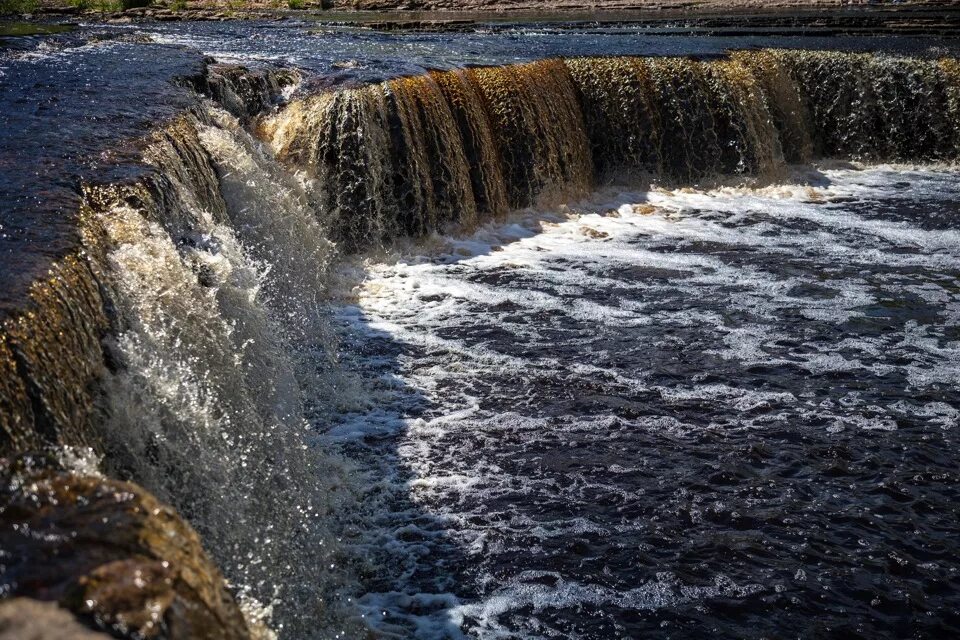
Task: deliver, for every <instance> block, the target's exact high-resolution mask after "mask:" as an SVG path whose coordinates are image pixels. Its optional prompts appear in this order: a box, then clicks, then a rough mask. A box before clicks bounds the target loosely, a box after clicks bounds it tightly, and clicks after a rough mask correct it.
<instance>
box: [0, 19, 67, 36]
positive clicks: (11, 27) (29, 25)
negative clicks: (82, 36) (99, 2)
mask: <svg viewBox="0 0 960 640" xmlns="http://www.w3.org/2000/svg"><path fill="white" fill-rule="evenodd" d="M74 28H75V27H74V26H73V25H69V24H36V23H34V22H0V38H2V37H4V36H8V37H9V36H41V35H46V34H49V33H63V32H64V31H73V30H74Z"/></svg>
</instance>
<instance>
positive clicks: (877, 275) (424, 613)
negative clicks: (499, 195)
mask: <svg viewBox="0 0 960 640" xmlns="http://www.w3.org/2000/svg"><path fill="white" fill-rule="evenodd" d="M801 179H802V181H803V182H805V183H806V184H807V185H808V186H782V187H781V186H774V187H767V188H762V189H756V190H748V189H740V188H727V189H716V190H707V191H703V190H678V191H665V190H655V191H650V192H636V193H630V192H628V193H609V194H604V195H603V196H602V197H596V198H593V199H591V200H588V201H585V202H582V203H579V204H577V205H574V206H572V207H570V208H569V209H564V211H563V212H562V213H561V212H556V211H554V212H552V213H547V214H543V213H537V212H530V213H528V214H526V215H518V216H516V217H515V218H514V219H513V220H511V222H510V223H509V224H502V225H490V226H488V227H484V228H483V229H481V230H480V231H478V232H477V233H476V234H475V235H472V236H467V237H462V238H452V237H437V238H432V239H431V241H430V242H429V243H427V244H425V245H418V246H416V247H412V248H410V249H409V250H407V251H404V252H401V253H398V254H397V255H395V256H392V257H391V259H390V260H389V261H386V262H383V261H377V260H370V261H367V262H364V263H358V264H356V265H355V266H354V269H351V270H349V271H347V272H345V274H344V275H345V277H347V280H346V282H350V280H349V276H350V275H353V276H354V277H356V276H357V274H361V279H359V280H357V281H356V283H355V284H353V286H352V288H351V289H350V291H351V292H352V298H351V299H349V302H345V303H344V304H343V306H342V307H341V308H340V310H339V312H338V317H339V319H340V325H341V327H342V330H343V332H344V336H345V338H344V341H345V342H344V348H345V351H346V353H347V354H348V355H347V356H346V357H347V359H348V360H349V361H351V362H353V363H354V366H355V367H357V368H358V370H359V371H361V372H362V375H363V378H364V380H365V385H366V386H365V393H367V394H369V395H370V396H371V397H372V398H375V399H376V400H375V402H374V404H375V406H374V408H372V409H371V410H369V411H366V412H360V413H356V414H353V415H349V416H346V417H345V419H344V420H343V422H342V423H341V424H339V425H338V426H336V427H335V428H334V430H333V432H332V434H333V435H334V437H335V438H336V439H337V440H338V441H339V442H340V443H342V446H343V448H344V450H345V451H347V452H348V453H349V454H350V455H351V456H353V457H357V458H359V459H362V460H364V461H365V463H366V465H365V469H366V473H367V474H369V477H370V478H371V480H370V482H369V486H370V488H369V489H368V492H369V494H370V495H369V497H368V498H366V499H365V500H364V502H365V503H366V504H369V505H374V506H373V508H372V509H371V510H370V512H369V513H368V516H367V517H368V518H369V523H368V524H367V525H366V526H365V527H364V529H365V533H364V535H363V536H362V537H361V539H362V544H363V545H365V546H364V549H365V550H367V552H368V553H371V554H373V555H374V557H375V558H376V562H377V564H378V565H381V566H384V567H395V569H394V570H393V571H391V572H386V573H384V574H381V575H380V576H379V579H378V580H377V581H376V582H375V583H374V584H375V586H376V591H375V592H372V593H367V594H365V595H364V596H362V597H361V599H360V602H361V605H362V607H363V608H364V610H365V611H366V612H367V614H368V615H369V616H371V617H377V616H378V615H379V616H381V618H382V622H379V623H378V624H379V625H381V626H380V627H379V628H386V629H399V630H398V631H397V634H398V635H399V636H405V635H406V634H409V633H411V630H413V629H416V630H418V634H419V635H420V636H421V637H438V638H440V637H458V636H459V634H460V632H461V631H462V632H463V633H464V634H465V635H466V636H468V637H482V638H497V637H547V638H549V637H557V638H561V637H563V638H637V637H651V636H654V637H665V638H666V637H694V636H696V635H697V634H698V633H699V632H701V631H702V630H704V629H712V630H714V632H715V633H716V634H718V635H719V636H720V637H794V636H796V637H820V636H824V637H827V636H829V637H837V636H844V637H847V636H850V637H934V636H936V635H938V634H939V633H942V632H943V631H944V630H945V629H947V628H951V627H953V626H954V625H956V624H957V618H956V612H955V609H954V605H955V604H956V601H955V594H956V589H957V580H958V575H957V571H958V568H960V567H958V565H957V561H956V557H957V556H956V552H957V546H956V544H957V539H956V536H955V533H956V522H957V516H958V513H957V488H956V480H957V472H956V463H957V456H956V447H957V442H956V433H957V427H958V424H960V393H958V390H957V389H958V383H960V334H958V327H960V289H958V287H957V283H958V278H960V234H958V233H957V231H956V229H955V220H956V217H957V215H958V213H960V183H958V181H957V174H956V173H954V172H950V171H937V170H924V169H915V168H908V167H879V168H871V169H867V170H864V171H857V170H851V169H830V170H825V171H823V172H817V173H815V174H808V175H805V176H802V177H801ZM384 478H385V479H386V480H387V482H386V483H384V482H383V480H382V479H384ZM811 620H814V622H813V623H811Z"/></svg>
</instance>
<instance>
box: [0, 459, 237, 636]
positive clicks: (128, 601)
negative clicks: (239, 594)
mask: <svg viewBox="0 0 960 640" xmlns="http://www.w3.org/2000/svg"><path fill="white" fill-rule="evenodd" d="M3 462H4V464H3V465H2V466H3V468H4V471H3V475H2V477H0V592H2V593H3V594H4V596H5V597H7V598H13V600H6V601H4V602H3V607H2V609H0V639H2V638H54V637H56V638H95V637H100V635H99V634H91V633H87V632H86V631H84V627H83V626H82V625H86V627H87V628H89V629H95V630H99V631H105V632H107V633H109V634H110V635H112V636H114V637H122V638H167V639H171V640H174V639H180V638H182V639H184V640H185V639H187V638H211V639H216V640H240V639H246V638H250V637H251V631H250V629H249V628H248V626H247V623H246V621H245V620H244V617H243V614H242V612H241V610H240V607H239V606H238V604H237V602H236V600H235V599H234V597H233V596H232V595H231V594H230V593H229V591H227V588H226V584H225V582H224V579H223V576H222V575H221V574H220V571H219V570H218V569H217V567H216V566H215V565H214V564H213V562H212V561H211V560H210V558H209V557H208V556H207V554H206V552H205V551H204V550H203V547H202V545H201V543H200V538H199V537H198V536H197V533H196V532H195V531H194V530H193V529H192V528H191V527H190V526H189V525H188V524H186V522H184V520H183V519H182V518H180V516H178V515H177V514H176V513H175V512H174V511H173V509H171V508H170V507H167V506H165V505H163V504H161V503H160V502H158V501H157V500H156V498H154V497H153V496H152V495H150V494H149V493H147V492H146V491H144V490H143V489H141V488H140V487H138V486H136V485H134V484H131V483H128V482H121V481H117V480H111V479H108V478H103V477H100V476H97V475H85V474H82V473H76V472H71V471H68V470H66V469H64V468H63V467H61V466H59V465H58V464H57V463H56V462H54V461H52V460H50V459H49V458H48V457H46V456H38V457H31V456H21V457H19V458H17V459H15V460H12V461H9V460H8V461H3ZM53 605H56V606H53ZM31 612H33V613H31ZM61 625H63V626H61Z"/></svg>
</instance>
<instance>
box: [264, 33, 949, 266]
mask: <svg viewBox="0 0 960 640" xmlns="http://www.w3.org/2000/svg"><path fill="white" fill-rule="evenodd" d="M954 68H955V63H953V62H952V61H950V60H942V61H936V60H919V59H909V58H893V57H878V56H870V55H851V54H836V53H819V52H802V51H759V52H739V53H735V54H733V55H732V56H731V57H730V58H729V59H724V60H714V61H697V60H689V59H680V58H673V59H670V58H667V59H654V58H651V59H646V58H574V59H570V60H566V61H561V60H549V61H543V62H535V63H530V64H523V65H514V66H506V67H481V68H477V69H468V70H459V71H448V72H434V73H432V74H431V75H430V76H426V77H422V78H415V79H403V80H393V81H389V82H386V83H383V84H380V85H372V86H367V87H363V88H360V89H347V90H341V91H333V92H327V93H321V94H320V95H317V96H314V97H311V98H308V99H306V100H301V101H296V102H294V103H293V104H291V105H290V106H288V107H286V108H285V109H283V110H281V111H280V112H279V113H278V114H276V115H274V116H270V117H268V118H266V119H265V120H264V121H263V122H261V123H260V125H259V130H260V132H261V134H262V135H263V136H264V137H265V138H266V139H267V140H268V141H269V142H270V144H271V145H272V147H273V149H274V151H275V153H276V155H277V157H278V158H279V159H280V160H281V161H283V162H285V163H287V164H288V165H289V166H291V167H293V168H295V169H298V170H304V171H306V172H307V174H308V175H309V176H310V177H311V178H313V182H312V188H311V189H310V191H311V194H312V196H311V197H312V198H313V199H314V200H315V202H316V206H317V210H318V211H319V212H320V215H321V216H322V217H323V219H324V220H326V221H327V224H328V225H329V227H330V229H331V233H333V234H334V237H335V238H337V239H339V240H342V241H344V242H345V245H346V247H347V248H348V249H354V248H357V247H362V246H364V245H366V244H370V243H377V242H380V241H382V240H384V239H387V238H390V237H394V236H395V235H396V234H397V233H398V232H399V233H414V234H423V233H426V232H429V231H431V230H434V229H439V228H442V227H443V225H444V224H445V223H448V222H457V223H460V224H463V225H466V226H469V225H471V224H475V223H476V220H477V219H478V216H479V219H485V218H489V217H491V216H496V215H499V214H500V213H501V212H502V211H503V210H504V208H513V209H517V208H522V207H526V206H529V205H534V204H539V205H545V204H548V203H550V202H562V201H564V200H569V199H571V198H573V199H575V198H577V197H582V196H583V195H585V194H587V193H588V192H589V191H590V190H591V189H592V188H594V187H595V186H596V185H598V184H603V183H607V182H610V181H618V180H619V181H623V180H625V179H626V180H645V181H654V182H665V183H674V184H695V183H700V182H703V181H709V180H711V179H716V178H721V177H723V176H744V177H751V176H752V177H756V178H759V179H761V180H765V181H770V180H773V179H775V178H777V177H782V176H783V175H784V171H785V168H786V164H787V163H788V162H805V161H808V160H810V159H812V158H814V157H821V158H823V157H829V158H850V159H855V160H865V161H871V160H888V161H938V160H950V159H953V158H955V157H956V154H957V148H958V147H957V140H956V126H955V123H956V118H957V99H956V92H957V88H956V87H957V84H956V72H955V71H951V70H952V69H954ZM828 80H829V81H828ZM831 82H832V83H835V84H834V85H831V84H830V83H831ZM842 92H848V93H847V94H843V93H842ZM854 93H856V95H857V98H856V99H853V98H850V99H839V98H838V97H837V96H840V95H847V96H848V98H849V97H850V96H851V95H853V94H854ZM890 132H895V133H894V134H893V135H890ZM501 194H505V195H501ZM504 198H505V200H506V207H505V206H504V204H503V199H504Z"/></svg>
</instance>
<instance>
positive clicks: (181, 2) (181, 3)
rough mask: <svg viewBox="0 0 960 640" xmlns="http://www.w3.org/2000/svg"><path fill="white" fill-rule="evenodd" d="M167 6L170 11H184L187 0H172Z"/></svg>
mask: <svg viewBox="0 0 960 640" xmlns="http://www.w3.org/2000/svg"><path fill="white" fill-rule="evenodd" d="M169 6H170V10H171V11H184V10H186V8H187V0H173V1H172V2H171V3H170V5H169Z"/></svg>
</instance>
